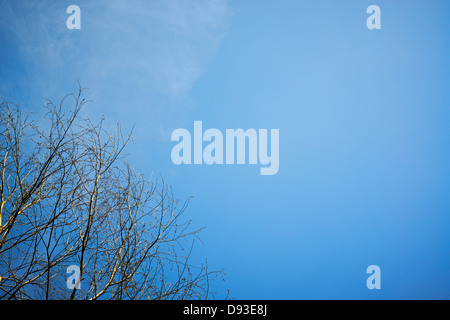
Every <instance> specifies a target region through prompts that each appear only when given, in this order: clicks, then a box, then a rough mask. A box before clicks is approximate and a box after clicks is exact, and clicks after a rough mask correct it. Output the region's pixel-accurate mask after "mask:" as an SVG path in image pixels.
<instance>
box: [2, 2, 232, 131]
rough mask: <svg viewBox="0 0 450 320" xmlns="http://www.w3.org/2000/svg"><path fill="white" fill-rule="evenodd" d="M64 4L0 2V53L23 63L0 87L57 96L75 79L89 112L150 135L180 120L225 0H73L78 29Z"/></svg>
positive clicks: (220, 24) (209, 52) (217, 33)
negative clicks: (85, 93)
mask: <svg viewBox="0 0 450 320" xmlns="http://www.w3.org/2000/svg"><path fill="white" fill-rule="evenodd" d="M70 4H73V3H71V2H68V1H58V2H55V1H28V2H22V1H20V2H19V1H7V0H3V1H0V36H1V39H2V41H3V40H5V39H6V40H7V41H6V43H8V44H9V46H14V48H11V47H10V48H3V49H1V50H3V53H2V55H3V56H7V55H8V52H6V50H14V51H15V52H16V54H17V55H19V57H18V61H16V62H17V63H19V64H22V65H23V68H22V69H20V70H19V69H18V68H17V67H16V70H9V73H8V76H6V71H2V72H1V75H2V79H1V80H0V82H1V87H0V90H2V91H4V92H5V91H6V92H13V91H14V90H15V89H17V88H18V87H20V88H21V90H20V91H21V92H22V94H23V93H24V92H27V93H28V94H30V96H32V97H33V98H36V97H37V95H39V97H42V96H47V97H50V98H54V99H57V98H58V97H61V96H62V95H63V94H64V93H66V92H67V91H68V90H73V89H74V88H75V86H76V81H77V80H79V81H80V82H81V84H82V85H84V86H88V87H90V88H91V90H90V97H92V98H93V99H94V100H95V104H94V107H93V108H92V109H91V110H90V111H91V114H101V113H104V114H106V115H107V116H108V118H113V119H114V120H120V121H121V122H125V123H133V122H136V123H137V125H138V130H139V126H140V123H141V124H143V123H146V130H147V135H153V136H157V135H158V133H159V132H161V131H162V132H164V131H165V130H167V129H166V127H168V123H169V124H170V123H172V122H173V121H175V123H176V122H177V121H180V120H181V119H182V118H183V114H186V112H187V109H186V108H189V99H188V93H189V90H190V89H191V88H192V87H193V85H194V84H195V82H196V81H197V80H198V79H199V78H200V76H201V75H202V73H203V72H204V71H205V68H206V67H207V65H208V63H209V62H210V61H211V59H212V58H213V57H214V55H215V54H216V52H217V50H218V48H219V46H220V42H221V40H222V38H223V36H224V34H225V32H226V29H227V25H228V22H229V8H228V5H227V0H154V1H148V0H134V1H130V0H128V1H126V0H115V1H110V0H109V1H108V0H99V1H86V0H78V1H76V4H77V5H78V6H79V7H80V8H81V17H82V28H81V30H68V29H67V28H66V19H67V17H68V14H67V13H66V8H67V6H69V5H70ZM7 63H9V62H8V61H1V62H0V65H1V66H2V68H3V65H4V64H7ZM12 98H15V97H12ZM177 119H178V120H177ZM149 123H150V124H151V125H148V124H149ZM169 127H173V126H170V125H169ZM165 135H166V132H164V136H165Z"/></svg>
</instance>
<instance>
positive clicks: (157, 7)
mask: <svg viewBox="0 0 450 320" xmlns="http://www.w3.org/2000/svg"><path fill="white" fill-rule="evenodd" d="M71 4H76V5H78V6H80V8H81V15H82V28H81V30H68V29H67V28H66V19H67V17H68V14H66V8H67V7H68V6H69V5H71ZM372 4H376V5H378V6H380V8H381V17H382V18H381V19H382V20H381V26H382V28H381V30H368V29H367V27H366V20H367V18H368V17H369V15H368V14H367V13H366V9H367V7H368V6H369V5H372ZM449 12H450V3H449V2H448V1H444V0H443V1H423V0H421V1H395V2H394V1H384V0H373V1H372V0H371V1H366V0H343V1H325V0H315V1H287V0H283V1H249V0H243V1H227V0H214V1H206V0H190V1H187V0H186V1H184V0H179V1H162V0H161V1H143V0H140V1H95V2H93V1H84V0H79V1H78V0H77V1H57V2H56V1H27V2H25V1H20V2H19V1H8V0H1V1H0V40H1V43H2V45H1V47H0V96H2V97H4V98H6V99H7V100H13V101H20V102H21V103H22V104H24V105H25V106H27V108H29V109H31V110H38V108H39V107H40V106H42V105H43V100H42V98H43V97H48V98H51V99H53V100H55V101H58V100H59V99H60V98H62V97H63V96H64V95H65V94H66V93H68V92H73V91H74V90H76V88H77V80H78V81H80V82H81V84H82V85H83V86H86V87H89V88H90V89H89V92H88V96H89V98H92V99H93V100H94V101H93V103H91V105H90V106H89V108H88V110H86V115H88V116H90V117H93V118H95V117H98V116H100V115H101V114H105V116H106V118H107V120H108V121H110V122H111V123H115V122H117V121H119V122H121V123H122V124H123V126H124V127H125V128H131V126H132V125H133V124H135V125H136V129H135V132H134V143H133V144H132V145H130V147H129V149H128V152H129V154H130V156H129V160H130V162H131V163H132V164H133V165H134V166H135V167H136V168H137V169H139V170H142V171H143V172H145V173H146V174H148V175H150V174H151V173H155V174H157V175H161V176H163V177H164V178H165V180H166V182H168V183H169V184H171V185H172V186H173V188H174V193H175V194H176V195H177V196H178V197H179V198H180V199H185V198H187V197H189V196H190V195H192V196H194V198H193V200H192V201H191V203H190V206H189V209H188V211H187V215H189V217H190V218H192V219H193V220H194V223H195V224H197V225H198V226H202V225H206V227H207V228H206V230H205V231H204V232H203V233H202V235H201V238H202V240H203V241H204V245H199V246H198V247H197V250H196V253H195V259H199V260H200V259H202V258H203V257H207V258H208V263H209V266H210V268H212V269H214V268H225V271H226V273H227V276H226V281H225V282H223V283H222V282H218V283H215V284H213V286H214V287H213V288H214V289H216V291H219V294H218V295H217V297H218V298H222V297H224V296H225V295H226V292H225V291H226V289H229V290H230V297H234V298H237V299H449V298H450V275H449V270H450V257H449V254H450V235H449V227H450V197H449V196H448V192H449V190H450V126H449V124H450V90H449V89H450V88H449V83H450V72H449V71H450V65H449V63H450V60H449V58H448V57H449V56H450V40H449V37H448V35H449V34H450V16H449ZM195 120H201V121H203V127H204V130H205V129H208V128H217V129H219V130H221V131H222V132H225V130H226V129H229V128H230V129H236V128H243V129H248V128H255V129H279V130H280V169H279V172H278V174H276V175H273V176H261V175H260V174H259V165H239V166H238V165H212V166H208V165H191V166H188V165H181V166H176V165H174V164H173V163H172V161H171V158H170V154H171V149H172V147H173V146H174V145H175V143H173V142H171V141H170V135H171V132H172V131H173V130H175V129H177V128H186V129H188V130H190V131H191V133H192V132H193V123H194V121H195ZM373 264H375V265H378V266H380V268H381V286H382V289H381V290H368V289H367V287H366V279H367V277H368V276H369V275H367V274H366V268H367V267H368V266H370V265H373Z"/></svg>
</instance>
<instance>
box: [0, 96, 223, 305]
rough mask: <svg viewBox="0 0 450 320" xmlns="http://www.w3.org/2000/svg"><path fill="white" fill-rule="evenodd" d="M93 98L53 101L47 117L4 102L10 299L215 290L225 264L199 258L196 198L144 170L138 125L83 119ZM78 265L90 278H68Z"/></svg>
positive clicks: (2, 206) (2, 213)
mask: <svg viewBox="0 0 450 320" xmlns="http://www.w3.org/2000/svg"><path fill="white" fill-rule="evenodd" d="M86 103H87V101H86V100H85V99H83V89H81V88H80V89H79V90H78V93H77V94H72V95H68V96H66V97H65V98H64V99H63V100H62V101H61V103H60V104H59V105H54V104H53V103H52V102H51V101H47V104H46V108H47V113H46V119H47V120H48V122H49V123H48V125H45V126H42V125H41V126H37V125H36V124H35V123H34V122H33V121H32V120H31V117H32V116H33V115H32V114H27V115H25V116H24V115H23V114H22V112H21V109H20V107H19V105H16V104H12V103H9V102H6V101H3V102H2V103H1V105H0V109H1V113H0V114H1V116H0V137H1V146H0V161H1V164H0V176H1V185H0V277H1V278H0V299H92V300H94V299H206V298H210V297H212V293H211V292H210V289H209V282H210V280H212V279H214V278H217V277H222V275H223V272H222V271H209V270H208V269H207V264H206V263H205V264H201V265H199V266H193V265H191V262H190V256H191V251H192V247H193V244H194V240H196V239H198V236H197V235H198V233H199V232H200V231H201V229H195V230H191V228H190V221H185V222H183V221H182V220H181V218H182V217H181V215H182V214H183V213H184V211H185V209H186V206H187V204H188V201H186V202H184V203H182V204H181V205H179V203H178V201H177V200H176V199H175V198H174V196H173V194H172V191H171V188H170V187H169V186H167V185H166V184H165V183H164V180H162V179H159V181H153V180H152V179H150V180H147V179H145V177H144V176H143V175H142V174H139V173H136V172H135V171H134V170H133V169H132V168H131V166H130V165H129V164H128V163H127V162H125V161H124V155H123V150H124V147H125V146H126V145H127V143H128V142H129V141H130V139H131V135H126V136H124V135H123V134H122V132H121V130H120V126H117V128H115V129H114V130H105V128H104V121H103V120H102V121H100V122H99V123H98V124H94V123H92V122H91V121H90V120H88V119H82V118H81V116H80V110H81V109H82V108H83V106H84V105H85V104H86ZM67 104H70V105H71V106H72V110H69V111H67V110H66V109H67V107H66V105H67ZM42 127H44V128H45V129H42ZM71 265H75V266H78V268H79V279H80V280H81V288H79V287H78V286H76V285H73V286H68V283H66V279H67V278H68V276H69V274H68V273H67V270H68V269H67V268H68V267H69V266H71ZM68 288H71V289H68Z"/></svg>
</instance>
